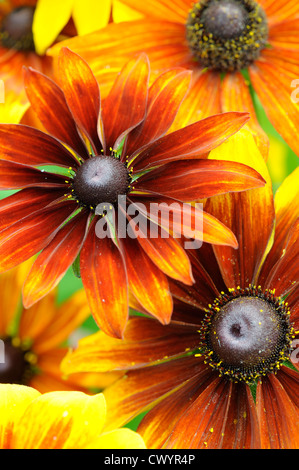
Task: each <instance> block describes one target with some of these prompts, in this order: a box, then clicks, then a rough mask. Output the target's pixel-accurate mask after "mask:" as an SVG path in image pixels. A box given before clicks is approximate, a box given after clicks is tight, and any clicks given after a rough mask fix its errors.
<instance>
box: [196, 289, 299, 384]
mask: <svg viewBox="0 0 299 470" xmlns="http://www.w3.org/2000/svg"><path fill="white" fill-rule="evenodd" d="M239 294H241V295H239ZM252 294H254V295H252ZM292 334H293V329H292V327H291V325H290V323H289V312H288V310H287V309H286V307H285V305H284V303H283V302H281V300H278V299H275V298H274V297H273V294H272V293H269V292H268V291H267V292H265V293H262V292H261V291H260V290H258V291H257V295H256V292H255V291H253V290H251V288H250V289H244V290H240V291H239V292H238V294H237V295H236V294H235V293H233V294H232V295H231V296H225V295H223V296H222V297H221V298H219V299H216V301H215V303H214V305H213V307H212V308H211V309H210V310H209V311H208V313H207V316H206V318H205V321H204V322H203V341H202V346H203V348H204V350H205V354H206V355H207V357H208V358H209V363H210V365H211V366H212V367H213V368H215V369H217V370H218V371H219V373H220V375H226V376H227V377H229V378H231V379H232V380H237V381H238V380H242V381H245V382H251V381H253V380H255V379H256V378H258V377H259V376H261V375H266V374H267V373H268V372H271V371H275V370H277V369H278V368H279V367H280V365H281V363H282V361H284V360H286V358H287V357H288V355H289V352H290V344H291V339H292Z"/></svg>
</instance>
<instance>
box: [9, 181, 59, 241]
mask: <svg viewBox="0 0 299 470" xmlns="http://www.w3.org/2000/svg"><path fill="white" fill-rule="evenodd" d="M64 193H65V188H63V189H55V188H46V189H44V188H26V189H22V190H21V191H18V192H17V193H14V194H12V195H11V196H8V197H6V198H4V199H2V200H1V201H0V232H1V231H2V230H4V229H5V228H7V227H9V226H10V225H12V224H14V223H15V222H17V221H18V220H20V219H23V218H24V217H27V216H28V215H30V214H32V213H33V212H36V211H37V210H39V209H42V208H43V207H46V206H48V205H49V204H51V203H54V202H55V200H60V199H61V198H62V196H63V195H64Z"/></svg>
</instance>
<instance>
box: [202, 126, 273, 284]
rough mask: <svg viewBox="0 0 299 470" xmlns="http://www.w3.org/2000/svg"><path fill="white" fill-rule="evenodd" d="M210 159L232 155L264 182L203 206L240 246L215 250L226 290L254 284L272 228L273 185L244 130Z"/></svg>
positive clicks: (259, 155) (213, 153) (252, 140)
mask: <svg viewBox="0 0 299 470" xmlns="http://www.w3.org/2000/svg"><path fill="white" fill-rule="evenodd" d="M210 156H211V158H217V159H218V158H219V159H222V158H223V159H227V157H228V158H231V157H232V156H234V158H235V159H236V160H238V161H240V162H243V163H245V162H246V163H247V164H248V165H250V166H251V167H252V168H255V169H256V170H257V171H258V172H259V173H260V174H261V175H262V177H263V178H264V179H265V180H266V182H267V184H266V185H265V186H264V187H263V188H257V189H251V190H249V191H244V192H241V193H232V194H225V195H222V196H216V197H213V198H210V199H209V200H208V201H207V203H206V204H205V210H206V211H207V212H209V213H211V214H212V215H213V216H214V217H217V218H219V220H220V221H221V222H222V223H224V224H225V225H226V226H227V227H228V228H230V229H231V230H232V232H233V233H234V234H235V235H236V237H237V240H238V243H239V249H238V250H232V249H231V248H229V247H220V246H215V247H214V252H215V254H216V257H217V260H218V263H219V266H220V270H221V273H222V276H223V279H224V281H225V283H226V285H227V287H229V288H237V287H238V286H240V285H241V286H247V285H248V284H250V283H252V284H256V283H257V276H258V274H259V271H260V268H261V264H262V261H263V260H264V258H265V256H266V253H267V251H268V250H269V243H270V240H271V235H272V230H273V227H274V205H273V196H272V184H271V180H270V177H269V174H268V170H267V168H266V164H265V161H264V159H263V158H262V156H261V154H260V152H259V150H258V148H257V146H256V143H255V141H254V138H253V136H252V134H251V133H250V132H249V131H248V130H246V129H242V130H241V131H240V132H238V133H237V134H236V135H235V136H233V137H232V138H231V139H229V140H228V141H227V142H226V143H224V144H223V145H222V146H221V147H220V148H218V149H216V150H213V152H211V154H210ZM261 220H262V221H263V223H262V226H261Z"/></svg>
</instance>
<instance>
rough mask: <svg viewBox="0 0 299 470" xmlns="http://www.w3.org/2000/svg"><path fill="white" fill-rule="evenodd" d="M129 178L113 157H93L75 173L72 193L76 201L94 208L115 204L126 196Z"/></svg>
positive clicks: (126, 171)
mask: <svg viewBox="0 0 299 470" xmlns="http://www.w3.org/2000/svg"><path fill="white" fill-rule="evenodd" d="M129 185H130V176H129V172H128V170H127V167H126V165H125V164H124V163H122V162H121V161H120V160H119V159H118V158H116V157H115V156H106V155H103V156H95V157H91V158H90V159H88V160H86V161H85V162H84V163H83V164H82V165H81V166H80V167H79V168H78V170H77V171H76V175H75V177H74V180H73V193H74V196H75V197H76V198H77V199H78V201H79V202H80V203H81V204H83V205H86V206H89V207H92V208H95V207H96V206H97V205H98V204H103V203H108V204H115V203H116V202H117V200H118V196H122V195H125V194H127V192H128V190H129Z"/></svg>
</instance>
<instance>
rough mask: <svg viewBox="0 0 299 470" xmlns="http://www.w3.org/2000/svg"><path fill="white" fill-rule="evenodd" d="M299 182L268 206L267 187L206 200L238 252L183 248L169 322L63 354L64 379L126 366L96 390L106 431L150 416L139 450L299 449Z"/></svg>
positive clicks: (142, 325)
mask: <svg viewBox="0 0 299 470" xmlns="http://www.w3.org/2000/svg"><path fill="white" fill-rule="evenodd" d="M237 137H238V134H237V135H236V138H237ZM242 138H243V137H241V138H240V140H242ZM246 141H247V142H248V145H250V149H252V151H253V152H254V145H253V144H254V141H253V138H252V137H251V139H250V136H246ZM240 145H243V143H242V142H240ZM225 146H226V144H223V146H222V147H225ZM227 146H228V149H227V150H230V151H231V148H230V143H229V141H228V142H227ZM257 156H258V155H257ZM259 160H260V163H258V167H259V169H260V170H261V172H262V174H263V175H264V177H265V178H266V179H267V180H268V177H267V170H266V167H265V163H264V162H263V161H262V159H261V157H260V155H259ZM256 162H257V160H256ZM298 175H299V171H298V169H297V170H295V171H294V172H293V173H292V174H291V175H290V176H288V178H287V179H286V180H285V182H284V183H283V184H282V185H281V187H280V188H279V189H278V191H277V193H276V195H275V199H274V200H273V197H272V194H271V186H268V187H265V188H259V189H254V190H252V191H248V192H246V193H245V192H243V193H239V194H225V195H221V196H216V197H215V198H211V199H210V200H209V201H208V203H207V205H208V208H209V210H210V211H211V213H213V214H214V215H215V216H217V217H219V218H220V220H222V221H225V222H226V223H227V224H228V225H229V226H230V227H231V228H232V229H233V230H234V231H235V233H236V236H237V239H238V241H239V249H238V250H232V249H231V248H229V247H223V246H222V247H220V246H211V245H207V244H204V245H203V246H202V247H201V248H200V249H198V250H190V251H189V255H190V260H191V261H192V265H193V268H194V270H193V272H194V277H195V281H196V282H195V284H194V285H193V286H191V287H190V286H185V285H183V284H181V283H179V282H178V281H171V282H170V284H171V292H172V293H173V296H174V313H173V316H172V319H171V322H170V323H169V325H166V326H163V325H160V324H159V323H158V322H157V321H156V320H154V319H152V318H149V317H148V316H145V315H144V316H143V317H142V316H132V317H131V319H130V320H129V322H128V326H127V329H126V331H125V335H124V340H123V341H120V340H117V339H115V338H110V337H107V336H105V334H104V333H103V332H97V333H95V334H93V335H91V336H90V337H86V338H84V339H82V340H81V341H80V342H79V345H78V348H77V349H75V350H74V351H72V352H70V353H69V354H68V355H67V356H66V358H65V359H64V360H63V362H62V369H63V370H64V372H65V373H67V374H72V373H74V372H79V371H83V370H91V371H93V372H96V371H98V372H104V371H108V370H110V371H111V370H123V371H126V375H125V376H124V377H123V378H121V379H119V380H118V381H116V382H115V383H114V384H112V385H111V386H110V387H108V388H107V389H106V390H105V397H106V400H107V405H108V408H109V410H110V412H109V416H108V421H107V429H109V426H110V425H111V426H118V425H120V424H121V425H123V424H124V423H125V422H128V421H130V420H131V419H132V418H135V417H136V416H138V415H139V413H141V412H146V411H148V410H149V411H148V413H147V414H146V415H145V416H144V417H143V419H142V421H141V423H140V425H139V427H138V432H140V433H141V435H142V436H143V438H144V439H145V442H146V445H147V447H148V448H182V449H189V448H213V449H214V448H227V449H230V448H238V449H242V448H298V445H299V440H298V439H299V428H298V425H299V419H298V418H299V415H298V405H299V402H298V397H299V393H298V392H299V374H298V370H296V369H299V367H298V363H299V355H298V344H299V343H298V341H299V337H298V335H299V297H298V293H299V291H298V281H299V265H298V262H297V259H298V248H299V244H298V234H299V231H298V230H299V224H298V221H299V210H298V196H299V192H298ZM274 227H275V228H274ZM135 308H136V309H137V310H138V309H139V311H140V310H141V308H142V307H141V306H139V307H138V305H135ZM143 313H144V314H145V313H146V312H144V310H143Z"/></svg>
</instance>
